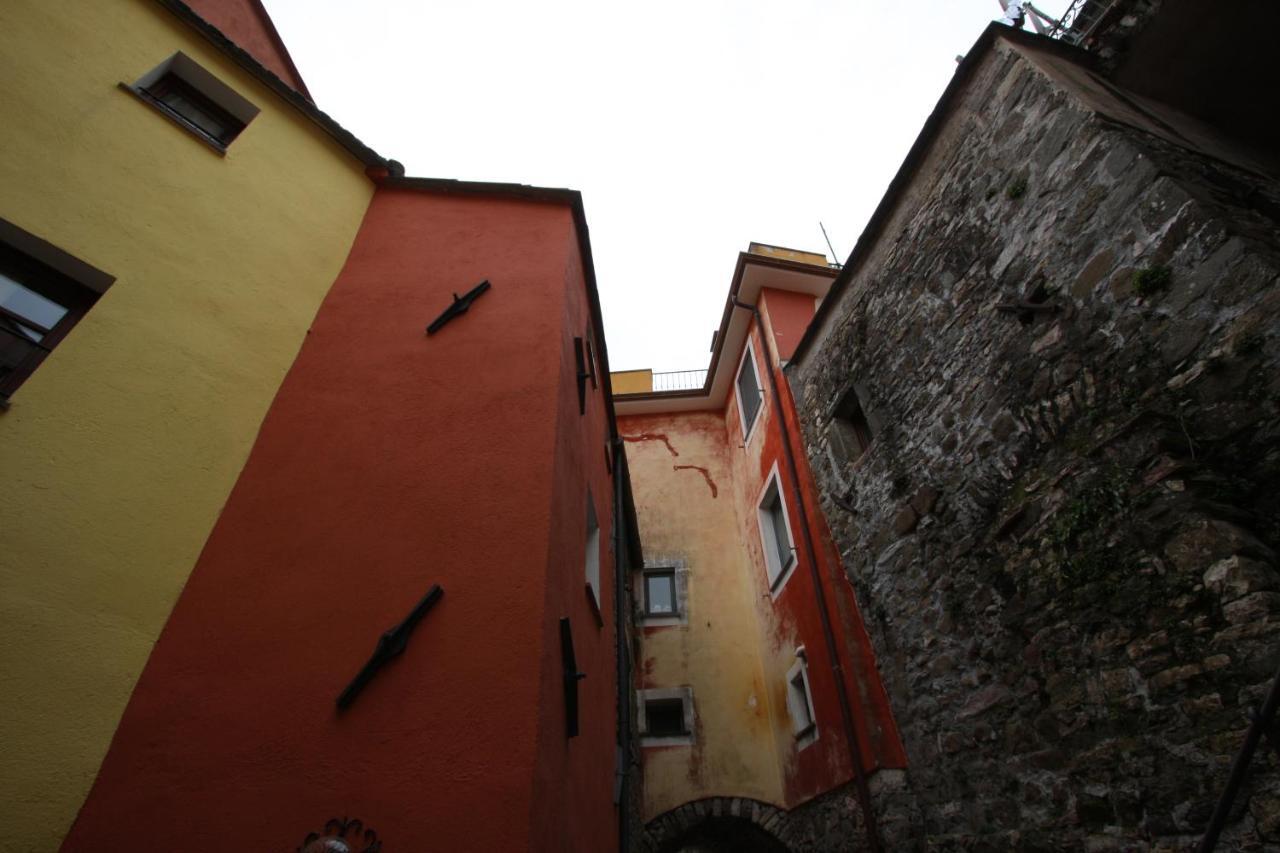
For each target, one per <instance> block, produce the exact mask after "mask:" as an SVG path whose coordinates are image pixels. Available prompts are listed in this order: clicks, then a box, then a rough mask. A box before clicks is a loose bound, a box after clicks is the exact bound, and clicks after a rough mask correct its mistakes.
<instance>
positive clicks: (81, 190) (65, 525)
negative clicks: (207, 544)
mask: <svg viewBox="0 0 1280 853" xmlns="http://www.w3.org/2000/svg"><path fill="white" fill-rule="evenodd" d="M182 12H183V10H182V8H180V7H178V6H177V5H176V4H172V3H164V2H155V0H117V2H110V3H104V2H92V3H86V2H73V0H8V1H7V2H5V3H4V4H0V115H3V116H5V117H6V119H5V121H3V122H0V151H2V152H3V154H2V155H0V220H3V223H4V226H5V233H6V234H19V233H21V232H26V234H27V235H29V236H30V237H33V238H38V240H40V241H45V242H46V243H47V244H51V245H52V246H53V247H56V248H57V249H59V250H61V251H62V252H65V253H67V255H69V256H71V257H73V258H75V259H78V260H79V261H81V262H84V263H85V264H88V265H91V266H92V267H93V268H96V269H97V270H99V271H101V272H102V273H105V276H104V277H102V278H101V280H100V281H98V286H101V284H102V283H103V282H105V281H109V280H110V279H114V281H113V282H111V283H110V286H109V287H108V288H107V289H106V290H105V292H103V293H102V294H101V295H100V296H99V297H98V298H97V301H96V303H95V304H93V305H92V307H91V308H89V309H88V311H87V313H86V314H85V315H84V317H83V319H81V320H80V321H79V323H78V324H77V325H76V326H75V327H74V328H73V329H71V330H70V332H69V333H68V334H67V336H66V337H65V339H64V340H62V341H61V342H60V343H59V345H58V346H57V347H56V348H55V349H54V350H53V352H52V353H51V354H50V355H49V356H48V357H47V358H46V359H45V360H44V362H43V363H42V364H41V365H40V366H39V367H38V368H37V369H36V370H35V371H34V373H32V375H31V376H30V378H28V379H27V380H26V381H25V382H23V383H22V385H21V387H20V388H18V389H17V390H16V392H15V393H14V394H13V395H12V399H11V403H10V405H9V406H8V408H7V409H6V410H4V411H0V472H3V474H2V476H3V478H4V480H5V483H6V487H5V488H4V489H3V490H0V517H3V519H4V522H3V533H2V534H0V587H2V594H0V655H3V665H2V666H0V743H3V744H4V747H3V761H0V817H2V819H3V820H2V822H3V825H4V827H5V829H4V832H3V833H0V849H2V850H5V851H13V853H19V851H20V853H32V851H48V850H55V849H57V847H58V845H59V843H60V840H61V838H62V837H63V835H64V834H65V832H66V830H67V828H68V827H69V825H70V823H71V822H72V820H74V818H75V815H76V812H77V810H78V808H79V807H80V804H81V803H82V801H83V799H84V797H85V795H86V793H87V792H88V790H89V786H90V785H91V784H92V782H93V779H94V775H95V773H96V771H97V769H98V766H99V764H100V762H101V760H102V758H103V755H104V754H105V752H106V750H107V747H108V744H109V742H110V739H111V737H112V734H113V732H114V731H115V728H116V725H117V722H118V720H119V718H120V715H121V713H122V712H123V710H124V707H125V703H126V701H127V700H128V698H129V695H130V693H131V691H132V689H133V685H134V682H135V680H136V679H137V677H138V675H139V673H140V672H141V670H142V667H143V666H144V664H145V663H146V660H147V656H148V654H149V653H150V651H151V648H152V644H153V643H154V641H155V640H156V637H157V635H158V634H159V632H160V630H161V628H162V627H163V625H164V623H165V619H166V617H167V616H168V614H169V612H170V609H171V608H172V606H173V604H174V602H175V600H176V599H177V597H178V595H179V594H180V593H181V591H182V588H183V584H184V582H185V581H186V579H187V577H188V574H189V573H190V571H191V569H192V566H193V565H194V563H195V561H196V558H197V556H198V555H199V553H200V550H201V547H202V546H203V544H204V541H205V538H206V537H207V535H208V534H209V531H210V529H211V528H212V526H213V523H214V521H215V519H216V518H217V515H218V513H219V511H220V509H221V507H222V506H223V503H224V501H225V500H226V498H227V495H228V492H229V490H230V489H231V487H232V485H233V483H234V482H235V479H236V477H237V475H238V474H239V472H240V470H241V467H242V466H243V464H244V462H245V459H246V457H247V455H248V453H249V450H250V447H251V445H252V442H253V440H254V437H255V436H256V434H257V432H258V429H259V426H260V424H261V422H262V419H263V417H264V415H265V413H266V411H267V408H268V406H269V405H270V403H271V400H272V398H273V396H274V394H275V392H276V389H277V388H278V387H279V385H280V382H281V380H282V378H283V377H284V374H285V372H286V370H287V369H288V368H289V366H290V364H291V363H292V361H293V359H294V357H295V355H296V353H297V352H298V349H299V347H300V345H301V343H302V341H303V338H304V336H305V334H306V332H307V328H308V326H309V324H310V322H311V320H312V318H313V317H314V315H315V312H316V310H317V309H318V307H319V305H320V302H321V300H322V299H323V298H324V296H325V294H326V292H327V290H328V288H329V286H330V284H331V283H332V282H333V280H334V278H335V277H336V275H337V274H338V272H339V270H340V268H341V266H342V264H343V262H344V260H345V258H346V254H347V252H348V249H349V247H350V246H351V243H352V240H353V238H354V236H355V234H356V231H357V228H358V227H359V225H360V222H361V219H362V217H363V214H364V212H365V209H366V206H367V204H368V202H369V199H370V197H371V195H372V191H373V184H372V182H371V181H370V180H369V178H368V177H366V174H365V170H366V167H368V166H370V165H375V164H376V155H373V154H372V152H369V151H368V150H367V149H363V147H362V146H360V145H359V143H358V142H356V141H354V140H353V139H351V138H344V137H343V135H342V133H341V132H340V131H339V129H336V126H326V125H325V123H324V121H323V120H322V119H323V117H318V115H317V114H316V113H315V112H314V111H309V110H308V109H306V105H305V104H302V103H301V102H300V101H301V99H290V98H288V97H287V93H284V92H282V88H283V87H282V85H281V84H279V83H278V81H276V82H275V83H272V81H271V79H270V78H269V77H268V76H266V75H264V74H262V73H261V72H260V71H255V69H254V68H253V63H252V62H249V61H246V60H245V58H244V57H243V56H241V57H240V58H239V61H237V60H236V59H235V58H234V57H233V56H232V55H231V54H230V53H229V52H228V51H227V50H226V49H224V48H225V45H223V46H220V45H219V44H218V43H217V34H216V33H214V32H212V31H211V30H210V29H209V28H208V27H207V26H205V27H202V26H200V24H199V22H198V21H193V20H192V19H191V18H190V17H189V15H184V14H183V13H182ZM178 52H181V53H182V54H184V55H185V56H186V57H187V58H188V61H189V62H190V63H192V64H193V65H194V66H196V67H198V68H200V69H203V72H205V73H207V74H208V75H210V76H211V77H212V78H216V80H217V81H220V83H221V84H223V85H225V86H226V87H229V89H230V90H233V91H234V93H235V94H236V95H238V96H239V97H240V98H243V99H244V100H245V101H247V102H249V103H250V104H252V106H253V107H254V108H256V109H257V111H258V112H257V113H256V115H254V116H253V117H252V119H251V120H250V121H249V122H248V124H247V126H246V127H245V128H244V130H243V131H242V132H240V134H239V135H238V136H237V137H236V138H235V139H234V141H232V142H231V143H230V144H229V145H227V146H226V150H225V151H224V152H220V151H218V150H216V147H217V146H212V145H210V144H209V143H208V140H205V139H201V138H199V135H198V134H195V133H192V132H190V129H189V128H187V127H183V126H181V123H180V121H175V120H174V118H173V116H172V115H168V114H165V113H164V112H162V111H161V110H159V109H157V108H156V106H155V105H154V104H152V103H149V102H148V101H147V100H146V99H145V98H144V97H140V96H139V94H138V92H137V91H136V89H135V88H131V87H134V84H136V83H137V81H139V80H141V79H143V78H144V77H145V76H146V75H147V74H148V73H149V72H152V71H153V70H155V69H157V68H158V67H160V66H162V65H163V64H164V63H165V62H166V61H168V60H169V59H170V58H171V57H172V56H173V55H174V54H175V53H178ZM120 84H125V86H121V85H120ZM18 117H21V120H18ZM16 248H18V249H19V250H24V249H25V248H26V247H24V246H18V247H16Z"/></svg>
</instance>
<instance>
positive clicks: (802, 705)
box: [791, 670, 813, 732]
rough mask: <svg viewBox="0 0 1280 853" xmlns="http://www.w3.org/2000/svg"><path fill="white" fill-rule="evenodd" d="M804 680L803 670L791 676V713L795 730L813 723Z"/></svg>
mask: <svg viewBox="0 0 1280 853" xmlns="http://www.w3.org/2000/svg"><path fill="white" fill-rule="evenodd" d="M804 680H805V676H804V670H800V671H799V672H797V673H796V674H795V675H794V676H792V677H791V715H792V717H793V720H792V722H793V723H794V725H795V730H796V731H797V732H802V731H804V730H805V729H808V728H809V727H810V726H812V725H813V709H812V708H810V707H809V691H808V690H807V689H806V688H805V683H804Z"/></svg>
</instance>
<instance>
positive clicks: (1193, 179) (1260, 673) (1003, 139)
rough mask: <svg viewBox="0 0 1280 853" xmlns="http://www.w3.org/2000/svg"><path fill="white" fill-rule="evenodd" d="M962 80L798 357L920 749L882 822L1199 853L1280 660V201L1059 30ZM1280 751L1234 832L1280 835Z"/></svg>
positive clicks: (850, 558)
mask: <svg viewBox="0 0 1280 853" xmlns="http://www.w3.org/2000/svg"><path fill="white" fill-rule="evenodd" d="M966 73H967V74H968V77H967V79H966V80H965V81H963V82H962V83H959V84H956V85H957V86H959V89H958V90H957V91H958V94H957V95H956V97H955V99H954V101H953V102H952V103H951V105H950V106H949V107H948V108H947V110H948V111H947V116H946V118H945V121H943V122H942V123H941V125H940V126H939V127H938V129H937V131H936V133H935V134H934V138H933V140H932V142H931V143H930V146H931V147H930V148H929V149H928V152H927V155H926V156H924V157H923V159H921V160H920V161H919V162H918V163H917V165H916V166H915V167H914V171H913V172H912V173H911V175H910V176H909V181H908V182H907V183H906V185H905V186H903V187H901V188H900V191H899V192H897V194H896V196H894V197H893V198H895V200H894V201H893V204H894V207H893V208H892V210H891V212H890V215H889V216H888V219H887V220H885V224H884V225H883V227H882V228H881V229H880V230H879V232H878V234H877V235H876V236H875V237H874V239H873V242H872V244H870V245H869V247H867V251H865V252H863V253H862V254H861V255H860V256H859V255H858V253H857V252H855V258H857V260H856V262H855V263H854V264H851V266H850V268H849V269H847V270H846V271H845V276H847V285H845V286H844V287H843V289H842V290H840V291H838V292H837V293H836V294H835V295H833V296H832V297H831V299H832V300H833V302H832V304H831V305H830V306H828V307H827V309H826V313H825V314H824V315H823V316H822V317H820V318H819V325H818V326H816V327H815V329H813V330H811V335H813V336H814V337H813V340H812V341H811V342H810V343H809V344H808V345H807V349H805V348H802V351H801V353H800V354H799V355H798V357H797V358H796V359H795V360H794V361H793V362H792V364H791V365H790V366H789V367H788V371H787V374H788V381H789V382H790V384H791V387H792V389H793V391H794V393H795V395H796V397H797V400H798V405H799V407H800V416H801V420H802V424H803V432H804V441H805V445H806V450H807V454H808V458H809V462H810V465H811V466H812V468H813V470H814V473H815V476H816V478H817V480H818V483H819V487H820V490H821V492H822V495H823V508H824V510H825V512H826V514H827V517H828V519H829V520H830V523H831V527H832V530H833V533H834V535H835V537H836V540H837V544H838V545H839V547H840V549H841V551H842V554H843V559H844V564H845V567H846V570H847V572H848V574H849V578H850V581H851V582H852V584H853V586H854V588H855V590H856V592H857V595H858V600H859V603H860V606H861V608H862V610H863V614H864V617H865V618H866V620H867V625H868V629H869V631H870V633H871V637H872V641H873V644H874V647H875V650H876V653H877V655H878V663H879V667H880V672H881V674H882V677H883V678H884V681H885V686H886V688H887V689H888V692H889V696H890V699H891V703H892V707H893V710H894V713H895V715H896V719H897V723H898V726H899V728H900V730H901V734H902V738H903V742H904V744H905V746H906V749H907V752H908V756H909V761H910V767H909V770H908V772H907V775H906V780H905V782H903V783H902V784H900V785H897V786H893V785H881V786H880V787H879V788H878V789H877V790H879V791H880V792H881V793H880V794H878V798H879V806H878V812H879V813H878V815H877V817H878V819H879V822H880V826H881V833H882V836H883V838H884V841H885V845H886V848H887V849H890V850H908V849H929V850H1027V851H1034V850H1099V851H1102V850H1117V851H1134V850H1138V851H1141V850H1186V849H1191V848H1193V847H1194V845H1195V843H1196V842H1197V841H1198V839H1199V837H1200V834H1201V833H1202V832H1203V830H1204V827H1205V825H1206V822H1207V820H1208V818H1209V816H1210V814H1211V813H1212V810H1213V808H1214V806H1215V804H1216V802H1217V800H1218V798H1219V796H1220V794H1221V793H1222V790H1223V787H1224V784H1225V780H1226V775H1227V769H1228V768H1229V766H1230V764H1231V761H1232V760H1233V758H1234V756H1235V755H1236V753H1237V751H1238V750H1239V748H1240V745H1241V742H1242V740H1243V736H1244V732H1245V730H1246V728H1247V727H1248V725H1249V714H1250V712H1251V710H1252V709H1253V708H1255V707H1256V706H1258V705H1260V704H1261V701H1262V697H1263V695H1264V694H1265V692H1266V690H1267V689H1268V687H1269V686H1270V683H1271V680H1272V678H1273V676H1274V674H1275V672H1276V667H1277V664H1280V654H1277V653H1278V652H1280V574H1278V573H1277V557H1276V549H1277V548H1278V547H1280V520H1278V518H1280V514H1278V512H1277V510H1278V508H1280V499H1278V498H1277V494H1276V492H1277V489H1276V488H1275V487H1276V485H1277V483H1280V477H1278V476H1277V475H1278V474H1280V418H1278V417H1277V416H1278V414H1280V411H1278V408H1280V407H1278V405H1277V401H1278V397H1280V369H1278V368H1280V365H1278V362H1280V338H1278V337H1277V323H1278V319H1277V318H1278V316H1280V288H1277V276H1278V275H1280V230H1278V229H1280V222H1278V220H1280V192H1278V191H1277V186H1276V184H1275V183H1274V182H1272V181H1270V180H1268V179H1266V178H1265V177H1264V176H1263V175H1261V174H1259V173H1258V172H1257V171H1253V170H1251V168H1250V164H1249V163H1248V161H1247V158H1244V157H1240V158H1236V157H1233V156H1232V152H1231V150H1230V146H1229V145H1227V144H1225V143H1222V142H1221V140H1216V139H1214V138H1213V135H1212V133H1211V132H1209V131H1207V130H1205V129H1203V128H1195V127H1193V126H1192V125H1191V124H1187V123H1182V124H1180V123H1179V121H1180V120H1179V119H1177V118H1176V117H1169V116H1165V115H1164V114H1162V113H1161V112H1160V110H1159V108H1158V105H1153V104H1146V103H1143V102H1142V101H1141V99H1139V98H1136V97H1129V96H1128V95H1127V94H1126V93H1124V92H1120V91H1118V90H1115V89H1114V87H1109V86H1108V85H1106V84H1105V82H1103V81H1102V80H1101V78H1098V77H1096V76H1094V75H1092V74H1091V73H1089V72H1088V71H1087V69H1084V68H1081V67H1079V66H1077V65H1076V64H1074V63H1073V61H1072V60H1071V59H1070V57H1067V56H1066V55H1065V54H1064V53H1062V52H1061V51H1058V52H1053V51H1050V52H1043V50H1042V49H1041V48H1034V47H1032V46H1031V44H1030V41H1029V40H1024V39H1021V38H1017V37H1014V36H1008V37H1005V36H999V37H996V38H995V39H994V43H993V45H991V46H990V48H989V49H988V50H987V52H986V55H985V56H984V58H982V59H981V61H980V62H976V65H975V67H974V68H973V70H972V71H970V72H966ZM1202 131H1203V132H1202ZM1205 152H1209V153H1205ZM891 192H892V191H891ZM850 388H856V393H857V395H858V400H859V403H860V404H861V406H862V408H863V411H864V412H865V414H866V417H867V420H868V422H869V425H870V428H871V431H872V440H871V444H870V447H869V449H867V450H866V452H865V453H863V455H862V456H861V457H859V458H858V459H856V460H854V461H851V462H849V461H844V462H837V461H836V459H837V457H836V455H835V454H833V453H832V452H831V451H830V449H829V445H828V440H827V433H828V430H829V428H830V426H831V418H832V415H833V409H834V404H835V402H836V401H837V400H839V399H840V398H841V396H842V395H843V394H845V393H846V392H847V391H848V390H849V389H850ZM1277 766H1278V764H1277V757H1276V756H1275V755H1273V754H1270V753H1269V751H1268V750H1267V749H1265V748H1264V749H1262V750H1260V751H1259V753H1258V754H1257V756H1256V758H1255V761H1254V765H1253V770H1252V773H1251V775H1250V777H1249V780H1248V783H1247V784H1246V786H1245V788H1244V790H1243V791H1242V792H1241V794H1240V796H1239V797H1238V798H1237V799H1236V802H1235V806H1234V808H1233V811H1232V816H1231V822H1230V824H1229V828H1228V832H1227V834H1226V835H1225V836H1224V841H1223V843H1222V844H1220V845H1219V848H1218V849H1220V850H1280V772H1277ZM840 843H845V842H837V841H836V840H834V839H833V840H832V841H831V844H832V845H833V846H830V847H829V848H828V849H845V847H843V846H838V845H839V844H840ZM850 843H851V842H850ZM850 849H853V848H850Z"/></svg>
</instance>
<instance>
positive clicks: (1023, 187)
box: [1004, 178, 1027, 201]
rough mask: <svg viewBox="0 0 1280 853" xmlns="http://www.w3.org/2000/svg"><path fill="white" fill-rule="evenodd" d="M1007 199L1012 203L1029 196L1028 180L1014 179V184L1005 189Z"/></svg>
mask: <svg viewBox="0 0 1280 853" xmlns="http://www.w3.org/2000/svg"><path fill="white" fill-rule="evenodd" d="M1004 194H1005V197H1006V198H1008V199H1009V200H1010V201H1017V200H1018V199H1020V198H1022V197H1023V196H1024V195H1026V194H1027V179H1026V178H1014V180H1013V183H1011V184H1009V186H1007V187H1005V189H1004Z"/></svg>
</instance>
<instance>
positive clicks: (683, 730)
mask: <svg viewBox="0 0 1280 853" xmlns="http://www.w3.org/2000/svg"><path fill="white" fill-rule="evenodd" d="M644 719H645V732H644V733H645V735H646V736H647V737H683V736H685V735H687V734H689V729H688V727H687V726H686V725H685V723H684V700H683V699H646V700H645V703H644Z"/></svg>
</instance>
